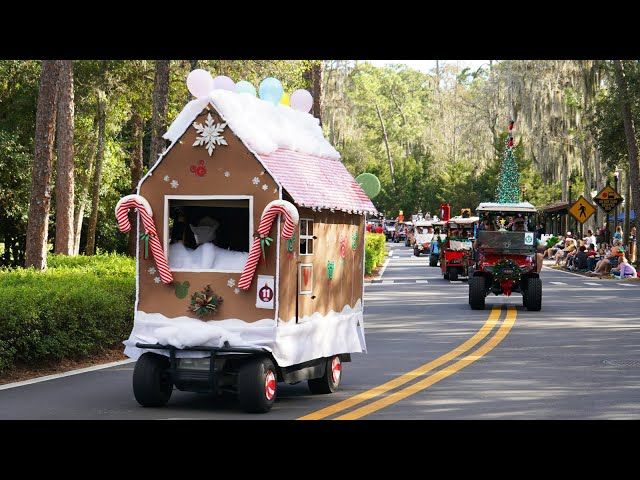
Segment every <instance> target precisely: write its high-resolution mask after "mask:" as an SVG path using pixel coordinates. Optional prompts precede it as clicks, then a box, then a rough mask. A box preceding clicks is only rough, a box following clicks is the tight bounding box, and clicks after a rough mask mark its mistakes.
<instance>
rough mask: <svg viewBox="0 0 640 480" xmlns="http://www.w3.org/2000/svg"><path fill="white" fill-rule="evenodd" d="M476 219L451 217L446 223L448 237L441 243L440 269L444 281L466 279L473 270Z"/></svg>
mask: <svg viewBox="0 0 640 480" xmlns="http://www.w3.org/2000/svg"><path fill="white" fill-rule="evenodd" d="M478 220H479V218H478V217H462V216H458V217H453V218H451V219H449V221H448V222H447V228H448V235H447V237H446V239H445V240H444V241H443V242H442V249H441V252H440V269H441V270H442V276H443V278H444V279H445V280H447V279H448V280H452V281H456V280H458V278H459V277H468V276H469V270H470V269H471V270H473V264H474V260H473V251H472V250H473V245H472V241H473V239H474V238H475V231H476V228H477V226H478Z"/></svg>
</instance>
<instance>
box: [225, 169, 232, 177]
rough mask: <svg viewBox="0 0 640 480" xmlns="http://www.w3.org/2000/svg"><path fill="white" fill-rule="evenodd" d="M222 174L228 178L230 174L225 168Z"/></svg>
mask: <svg viewBox="0 0 640 480" xmlns="http://www.w3.org/2000/svg"><path fill="white" fill-rule="evenodd" d="M224 176H225V177H227V178H229V177H230V176H231V172H230V171H229V170H227V171H226V172H224Z"/></svg>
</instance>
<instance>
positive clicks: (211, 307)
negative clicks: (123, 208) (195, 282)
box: [189, 285, 222, 317]
mask: <svg viewBox="0 0 640 480" xmlns="http://www.w3.org/2000/svg"><path fill="white" fill-rule="evenodd" d="M221 303H222V297H220V296H218V295H216V293H215V292H214V291H213V290H212V289H211V285H207V286H206V287H205V288H204V290H202V291H201V292H194V293H193V295H191V305H190V307H189V311H190V312H193V313H195V314H196V315H198V316H199V317H204V316H206V315H209V314H214V313H216V311H217V310H218V307H219V306H220V304H221Z"/></svg>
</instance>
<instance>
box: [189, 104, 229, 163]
mask: <svg viewBox="0 0 640 480" xmlns="http://www.w3.org/2000/svg"><path fill="white" fill-rule="evenodd" d="M226 126H227V124H226V123H216V124H214V123H213V118H211V114H210V113H209V114H207V121H206V122H205V124H204V125H202V124H201V123H198V122H193V128H195V129H196V130H197V131H198V135H199V136H198V137H196V141H195V142H193V146H194V147H198V146H202V145H205V146H206V147H207V152H208V153H209V156H211V154H212V153H213V149H214V148H216V145H227V141H226V140H225V139H224V137H223V136H222V132H223V131H224V127H226Z"/></svg>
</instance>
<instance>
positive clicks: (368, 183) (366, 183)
mask: <svg viewBox="0 0 640 480" xmlns="http://www.w3.org/2000/svg"><path fill="white" fill-rule="evenodd" d="M292 96H293V95H292ZM356 182H358V183H359V184H360V187H362V190H363V191H364V193H366V194H367V197H369V198H373V197H375V196H376V195H378V194H379V193H380V180H378V177H376V176H375V175H374V174H373V173H361V174H360V175H358V176H357V177H356Z"/></svg>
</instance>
